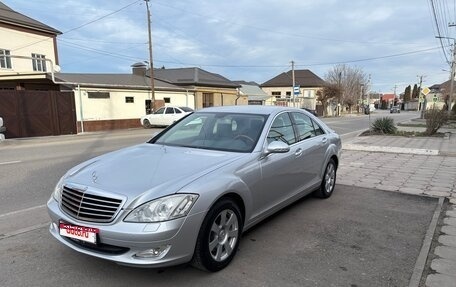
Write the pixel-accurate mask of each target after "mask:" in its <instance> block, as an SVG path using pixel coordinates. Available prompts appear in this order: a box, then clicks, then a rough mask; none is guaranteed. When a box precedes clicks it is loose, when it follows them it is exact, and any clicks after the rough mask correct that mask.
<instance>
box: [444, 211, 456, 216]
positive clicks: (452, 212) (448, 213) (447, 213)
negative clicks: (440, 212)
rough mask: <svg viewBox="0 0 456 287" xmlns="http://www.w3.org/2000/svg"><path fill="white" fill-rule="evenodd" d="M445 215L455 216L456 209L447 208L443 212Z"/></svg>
mask: <svg viewBox="0 0 456 287" xmlns="http://www.w3.org/2000/svg"><path fill="white" fill-rule="evenodd" d="M445 215H446V216H448V217H456V210H454V209H453V210H447V212H446V213H445Z"/></svg>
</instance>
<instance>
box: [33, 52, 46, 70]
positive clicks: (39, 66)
mask: <svg viewBox="0 0 456 287" xmlns="http://www.w3.org/2000/svg"><path fill="white" fill-rule="evenodd" d="M45 58H46V57H45V56H44V55H40V54H33V53H32V66H33V71H37V72H46V60H45Z"/></svg>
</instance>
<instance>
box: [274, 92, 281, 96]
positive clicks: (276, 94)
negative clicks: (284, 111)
mask: <svg viewBox="0 0 456 287" xmlns="http://www.w3.org/2000/svg"><path fill="white" fill-rule="evenodd" d="M272 95H273V96H281V95H282V93H281V92H272Z"/></svg>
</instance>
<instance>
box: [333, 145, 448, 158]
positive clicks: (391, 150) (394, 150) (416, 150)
mask: <svg viewBox="0 0 456 287" xmlns="http://www.w3.org/2000/svg"><path fill="white" fill-rule="evenodd" d="M342 149H344V150H355V151H372V152H385V153H405V154H417V155H439V154H440V153H439V150H437V149H420V148H403V147H389V146H368V145H359V144H343V145H342Z"/></svg>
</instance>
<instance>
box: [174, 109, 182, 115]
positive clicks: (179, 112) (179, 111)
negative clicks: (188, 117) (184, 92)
mask: <svg viewBox="0 0 456 287" xmlns="http://www.w3.org/2000/svg"><path fill="white" fill-rule="evenodd" d="M174 113H176V114H182V112H181V110H179V109H174Z"/></svg>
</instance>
